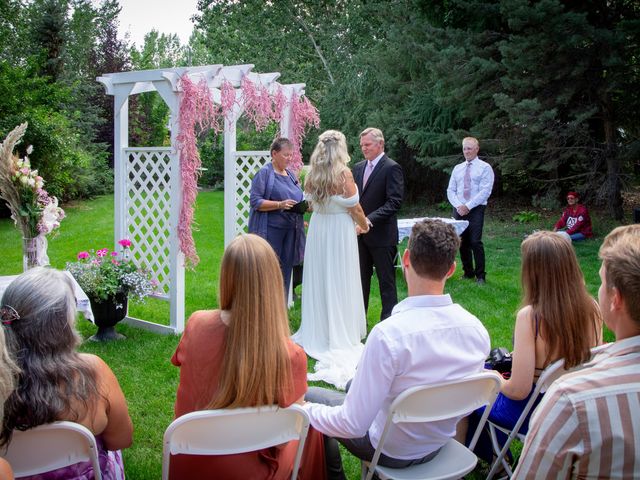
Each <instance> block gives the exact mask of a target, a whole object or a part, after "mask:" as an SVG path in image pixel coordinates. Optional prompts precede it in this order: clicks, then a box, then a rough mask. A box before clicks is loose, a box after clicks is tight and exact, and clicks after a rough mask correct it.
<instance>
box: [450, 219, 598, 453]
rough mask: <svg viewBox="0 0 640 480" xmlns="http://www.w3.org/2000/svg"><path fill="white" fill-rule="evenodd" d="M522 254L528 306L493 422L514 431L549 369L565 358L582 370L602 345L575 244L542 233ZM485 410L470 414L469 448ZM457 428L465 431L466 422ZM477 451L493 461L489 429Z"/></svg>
mask: <svg viewBox="0 0 640 480" xmlns="http://www.w3.org/2000/svg"><path fill="white" fill-rule="evenodd" d="M521 250H522V279H521V281H522V290H523V299H522V305H523V306H522V308H521V309H520V310H519V311H518V314H517V316H516V324H515V328H514V336H513V338H514V341H513V343H514V344H513V352H512V358H513V364H512V369H511V376H510V378H509V379H508V380H507V381H506V382H505V383H504V384H503V386H502V391H501V393H500V394H499V395H498V397H497V398H496V401H495V403H494V405H493V408H492V409H491V412H490V414H489V420H490V421H491V422H493V423H495V424H497V425H500V426H502V427H505V428H509V429H512V428H513V427H514V426H515V424H516V422H517V421H518V418H519V417H520V414H521V413H522V411H523V410H524V407H525V406H526V404H527V402H528V401H529V398H530V397H531V395H532V393H533V389H534V387H535V383H536V381H537V380H538V377H539V376H540V374H541V373H542V372H543V370H544V369H545V368H546V367H547V366H548V365H549V364H551V363H553V362H555V361H556V360H558V359H560V358H563V359H564V366H565V368H567V369H568V368H572V367H575V366H577V365H580V364H581V363H584V362H585V361H586V360H588V359H589V357H590V355H591V353H590V349H591V347H594V346H596V345H598V344H600V343H601V342H602V317H601V315H600V310H599V308H598V305H597V303H596V302H595V300H594V299H593V298H592V297H591V296H590V295H589V292H587V289H586V286H585V282H584V277H583V275H582V271H581V270H580V266H579V264H578V259H577V257H576V254H575V251H574V250H573V248H572V247H571V243H570V242H569V241H568V240H566V239H565V238H562V237H560V236H558V235H556V234H554V233H553V232H543V231H541V232H536V233H533V234H531V235H529V236H528V237H527V238H526V239H525V240H524V241H523V242H522V247H521ZM541 398H542V396H540V398H538V400H537V402H538V401H540V399H541ZM482 411H483V409H480V410H479V411H477V412H474V413H473V414H472V415H471V418H470V420H471V426H470V427H469V429H468V434H467V444H468V443H469V441H470V440H471V438H470V437H471V434H472V433H473V432H475V428H474V427H475V426H476V425H477V421H478V420H479V419H480V417H481V415H482ZM529 415H531V414H529ZM528 424H529V419H528V418H527V419H526V420H525V422H524V423H523V425H522V427H521V428H520V433H522V434H526V433H527V429H528ZM458 428H459V431H460V432H462V431H464V428H465V423H464V422H461V423H460V426H459V427H458ZM501 436H502V435H501ZM475 450H476V454H477V455H478V456H480V457H481V458H483V459H484V460H486V461H488V462H490V461H491V460H492V458H493V452H492V447H491V440H490V438H489V435H488V433H487V431H486V429H485V432H483V435H481V437H480V439H479V441H478V444H477V446H476V449H475Z"/></svg>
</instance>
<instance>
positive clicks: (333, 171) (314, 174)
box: [306, 130, 351, 205]
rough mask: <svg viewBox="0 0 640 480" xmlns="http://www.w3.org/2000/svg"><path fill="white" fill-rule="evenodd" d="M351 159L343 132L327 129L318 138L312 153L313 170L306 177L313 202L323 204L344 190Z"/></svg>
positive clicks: (307, 188)
mask: <svg viewBox="0 0 640 480" xmlns="http://www.w3.org/2000/svg"><path fill="white" fill-rule="evenodd" d="M350 161H351V157H349V152H348V151H347V140H346V138H345V136H344V134H343V133H342V132H339V131H337V130H327V131H326V132H324V133H323V134H321V135H320V137H319V138H318V144H317V145H316V148H315V149H314V150H313V153H312V154H311V170H310V171H309V173H308V175H307V178H306V186H307V187H306V191H307V193H310V194H311V195H312V199H311V200H312V202H313V203H317V204H319V205H322V204H324V203H326V202H327V200H328V199H329V197H330V196H331V195H336V194H339V193H341V192H342V184H343V182H344V176H343V173H344V172H345V171H346V170H348V167H347V164H348V163H349V162H350Z"/></svg>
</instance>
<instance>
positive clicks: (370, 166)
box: [362, 160, 373, 188]
mask: <svg viewBox="0 0 640 480" xmlns="http://www.w3.org/2000/svg"><path fill="white" fill-rule="evenodd" d="M371 172H373V162H372V161H370V160H367V168H365V169H364V178H363V179H362V188H364V187H365V185H366V184H367V182H368V181H369V176H370V175H371Z"/></svg>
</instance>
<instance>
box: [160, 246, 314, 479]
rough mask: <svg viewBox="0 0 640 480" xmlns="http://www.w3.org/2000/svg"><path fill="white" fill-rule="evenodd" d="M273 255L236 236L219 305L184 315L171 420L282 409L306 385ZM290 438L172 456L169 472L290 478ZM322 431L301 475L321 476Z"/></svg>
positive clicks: (308, 447) (309, 446) (310, 442)
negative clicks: (232, 451) (233, 451)
mask: <svg viewBox="0 0 640 480" xmlns="http://www.w3.org/2000/svg"><path fill="white" fill-rule="evenodd" d="M282 289H283V284H282V275H281V273H280V266H279V262H278V258H277V256H276V254H275V252H274V251H273V249H272V248H271V246H270V245H269V244H268V243H267V242H266V240H264V239H262V238H261V237H259V236H257V235H253V234H248V235H240V236H239V237H237V238H235V239H234V240H233V241H232V242H231V243H230V244H229V246H228V247H227V249H226V250H225V253H224V256H223V257H222V265H221V267H220V290H219V297H220V309H216V310H201V311H198V312H195V313H194V314H193V315H191V317H190V318H189V320H188V322H187V326H186V328H185V331H184V333H183V335H182V338H181V340H180V344H179V345H178V348H177V349H176V352H175V353H174V355H173V357H172V359H171V362H172V363H173V364H174V365H176V366H178V367H180V384H179V385H178V392H177V397H176V403H175V415H176V418H177V417H180V416H182V415H184V414H186V413H189V412H193V411H196V410H205V409H219V408H239V407H252V406H261V405H279V406H281V407H287V406H289V405H291V404H293V403H295V402H302V399H303V397H304V394H305V392H306V390H307V379H306V375H307V359H306V356H305V354H304V352H303V351H302V350H301V349H300V348H299V347H298V346H296V345H295V344H294V343H293V342H291V340H290V339H289V333H290V332H289V323H288V318H287V310H286V307H285V303H284V298H283V295H282ZM295 449H296V445H295V443H291V442H290V443H289V444H286V445H283V446H279V447H272V448H267V449H263V450H260V451H256V452H248V453H244V454H238V455H223V456H201V455H177V456H174V457H172V459H171V464H170V477H171V478H176V479H180V478H213V477H214V476H215V477H217V478H225V479H245V478H265V479H284V478H288V477H290V476H291V471H292V468H293V457H294V455H295ZM323 475H324V450H323V445H322V436H321V435H320V434H318V433H317V432H315V431H310V432H309V436H308V438H307V443H306V444H305V453H304V456H303V460H302V464H301V474H300V478H323Z"/></svg>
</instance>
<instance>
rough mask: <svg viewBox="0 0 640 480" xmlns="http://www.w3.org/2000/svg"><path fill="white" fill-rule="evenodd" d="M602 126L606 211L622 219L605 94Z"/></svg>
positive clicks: (610, 114) (608, 99)
mask: <svg viewBox="0 0 640 480" xmlns="http://www.w3.org/2000/svg"><path fill="white" fill-rule="evenodd" d="M602 103H603V105H602V106H603V108H602V113H603V126H604V138H605V153H604V155H605V160H606V162H607V178H606V196H607V209H608V210H609V213H610V214H611V215H612V216H613V218H615V219H616V220H618V221H620V220H622V219H623V217H624V211H623V209H622V182H621V181H620V157H619V156H618V147H617V145H616V134H615V124H614V121H613V105H611V97H610V96H609V95H608V94H606V93H605V95H604V98H603V102H602Z"/></svg>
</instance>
